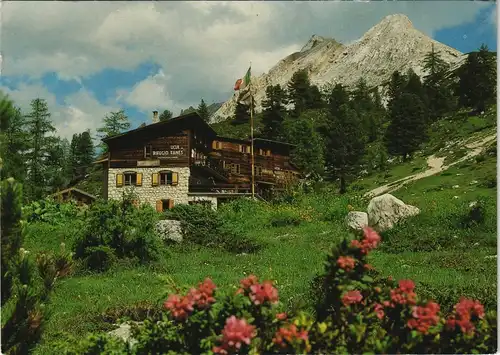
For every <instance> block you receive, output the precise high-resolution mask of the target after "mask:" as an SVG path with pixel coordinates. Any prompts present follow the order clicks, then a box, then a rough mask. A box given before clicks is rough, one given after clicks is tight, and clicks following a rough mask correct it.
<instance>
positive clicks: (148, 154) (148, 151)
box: [144, 145, 153, 159]
mask: <svg viewBox="0 0 500 355" xmlns="http://www.w3.org/2000/svg"><path fill="white" fill-rule="evenodd" d="M152 157H153V146H152V145H146V146H145V147H144V158H146V159H151V158H152Z"/></svg>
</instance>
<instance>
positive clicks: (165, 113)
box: [158, 110, 174, 122]
mask: <svg viewBox="0 0 500 355" xmlns="http://www.w3.org/2000/svg"><path fill="white" fill-rule="evenodd" d="M173 116H174V114H173V113H172V111H170V110H163V112H162V113H160V117H158V118H159V119H160V122H162V121H167V120H169V119H171V118H172V117H173Z"/></svg>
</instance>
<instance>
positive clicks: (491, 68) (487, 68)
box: [459, 45, 496, 112]
mask: <svg viewBox="0 0 500 355" xmlns="http://www.w3.org/2000/svg"><path fill="white" fill-rule="evenodd" d="M459 78H460V84H459V96H460V103H461V104H462V105H463V106H469V107H472V108H474V109H475V110H476V111H477V112H481V111H484V110H485V109H486V107H487V106H488V105H489V104H490V103H492V102H493V101H494V100H495V97H496V62H495V59H494V57H493V56H492V53H490V52H489V50H488V47H487V46H485V45H482V46H481V48H480V49H479V52H472V53H470V54H469V56H468V57H467V61H466V62H465V64H464V65H463V66H462V67H461V68H460V70H459Z"/></svg>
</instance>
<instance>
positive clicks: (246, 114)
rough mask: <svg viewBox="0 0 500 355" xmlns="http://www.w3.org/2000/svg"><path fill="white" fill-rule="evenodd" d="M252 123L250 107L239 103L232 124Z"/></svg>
mask: <svg viewBox="0 0 500 355" xmlns="http://www.w3.org/2000/svg"><path fill="white" fill-rule="evenodd" d="M248 122H250V107H249V106H247V105H244V104H242V103H239V102H237V103H236V106H235V108H234V118H233V120H232V122H231V123H232V124H234V125H240V124H244V123H248Z"/></svg>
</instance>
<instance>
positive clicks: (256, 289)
mask: <svg viewBox="0 0 500 355" xmlns="http://www.w3.org/2000/svg"><path fill="white" fill-rule="evenodd" d="M250 299H251V300H252V302H253V303H254V304H255V305H260V304H263V303H264V302H270V303H276V302H278V290H277V289H276V288H275V287H274V286H273V283H272V281H264V282H263V283H262V284H256V285H252V286H250Z"/></svg>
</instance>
